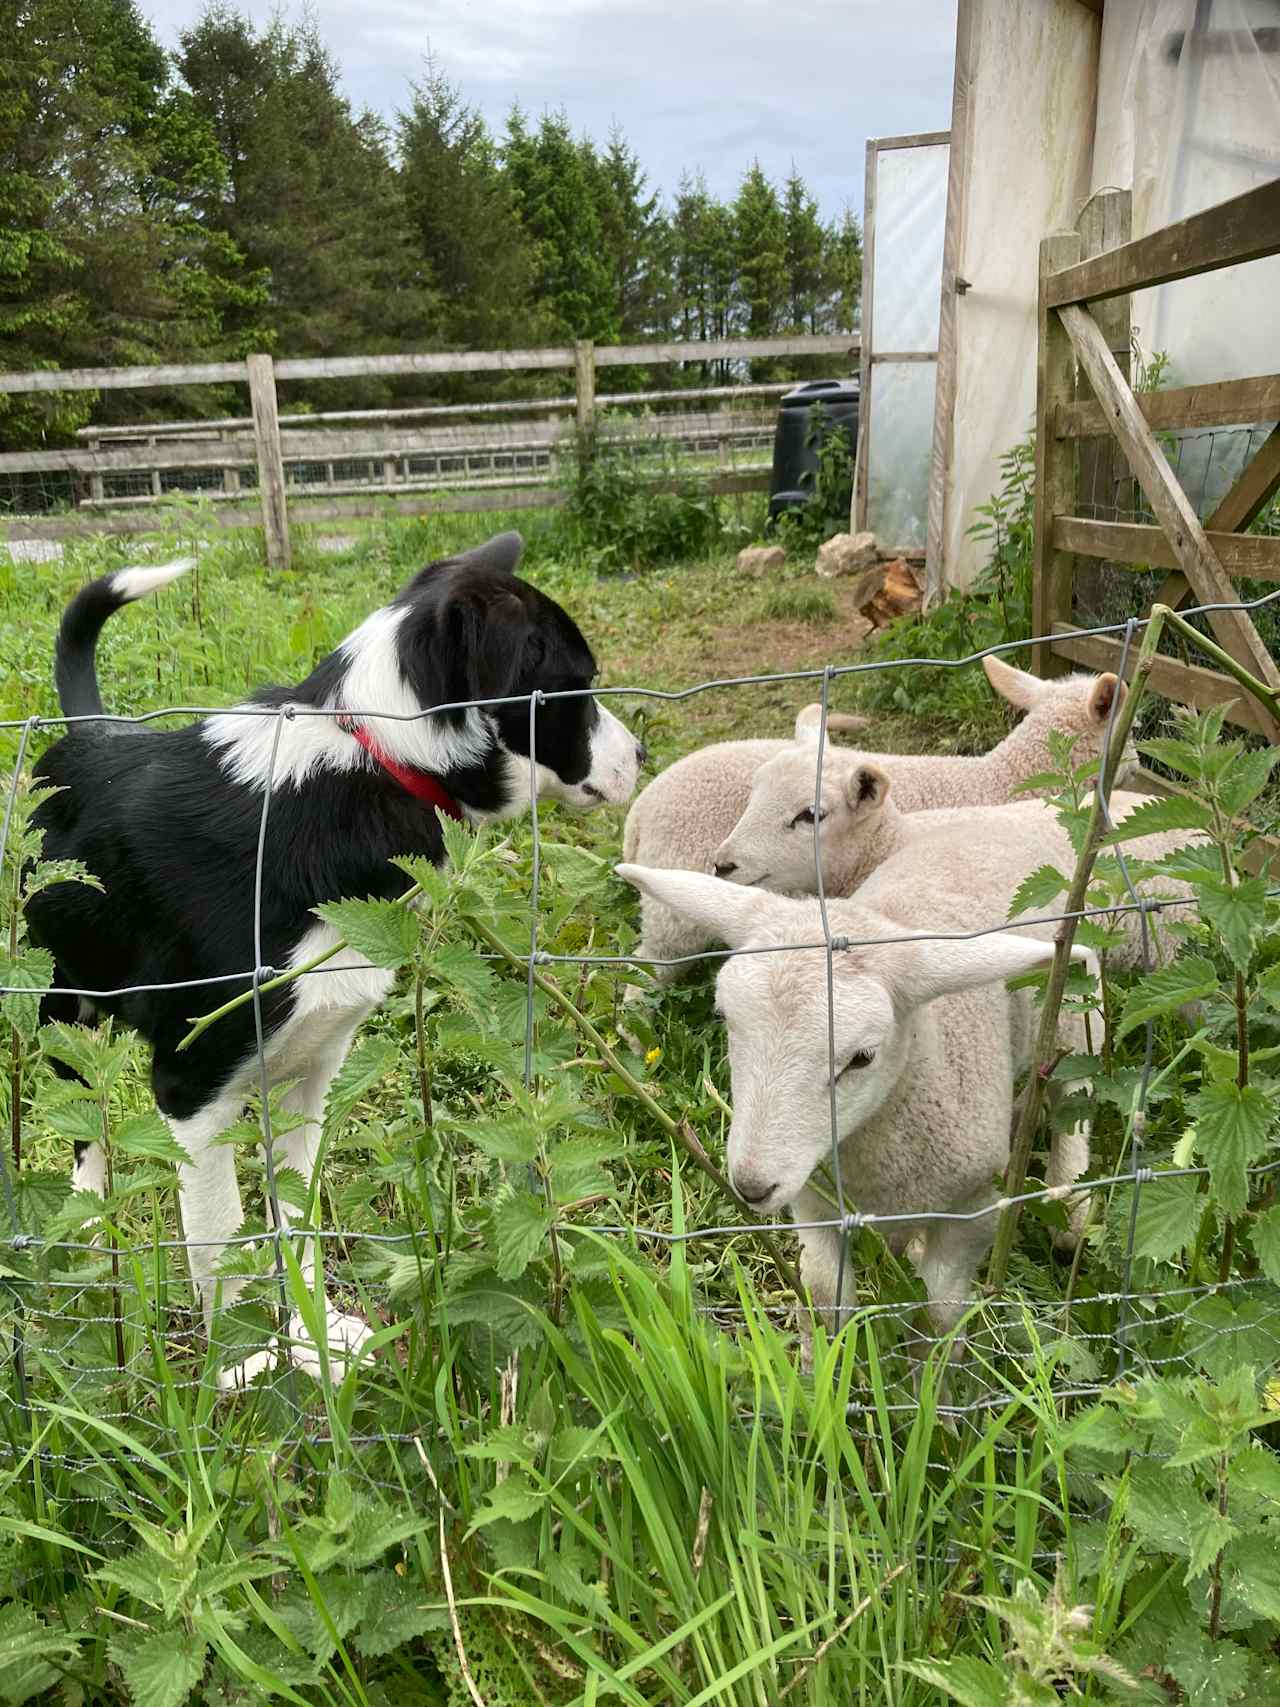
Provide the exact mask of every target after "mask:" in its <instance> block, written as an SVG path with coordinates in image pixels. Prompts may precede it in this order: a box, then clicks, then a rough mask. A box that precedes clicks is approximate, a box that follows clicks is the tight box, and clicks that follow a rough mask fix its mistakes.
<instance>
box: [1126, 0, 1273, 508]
mask: <svg viewBox="0 0 1280 1707" xmlns="http://www.w3.org/2000/svg"><path fill="white" fill-rule="evenodd" d="M1278 25H1280V6H1277V4H1276V0H1134V3H1133V4H1131V5H1128V6H1109V7H1108V8H1107V10H1106V12H1105V14H1104V21H1103V28H1102V65H1101V72H1100V76H1099V85H1098V116H1097V129H1096V134H1095V141H1094V155H1093V180H1094V187H1095V188H1097V187H1099V186H1101V185H1104V184H1121V185H1128V184H1131V185H1132V187H1133V235H1134V236H1135V237H1141V236H1144V235H1145V234H1146V233H1147V232H1149V231H1155V230H1157V229H1159V227H1160V226H1162V225H1170V224H1172V223H1173V222H1174V221H1175V220H1179V219H1185V218H1186V217H1187V216H1188V215H1189V214H1192V213H1198V212H1199V211H1200V210H1201V209H1202V208H1206V207H1212V206H1213V204H1214V203H1215V202H1221V201H1226V200H1228V199H1229V198H1230V197H1232V196H1238V195H1242V194H1243V193H1244V191H1246V190H1251V189H1253V188H1255V187H1256V186H1257V185H1259V184H1263V183H1266V182H1267V181H1268V180H1269V179H1272V178H1276V177H1280V41H1277V34H1276V31H1277V26H1278ZM1255 31H1261V32H1265V33H1263V34H1261V35H1259V34H1255ZM1277 304H1280V256H1272V257H1271V258H1270V259H1268V260H1264V261H1251V262H1249V263H1248V264H1247V265H1244V266H1239V267H1226V268H1224V269H1222V270H1221V271H1220V272H1216V273H1205V274H1202V275H1201V276H1200V277H1199V278H1192V279H1179V280H1178V281H1177V282H1176V283H1174V284H1168V285H1161V286H1159V287H1158V288H1157V289H1155V290H1148V291H1139V292H1137V293H1135V295H1134V297H1133V305H1132V325H1133V331H1134V336H1135V338H1136V339H1137V342H1138V344H1139V346H1140V347H1141V349H1142V351H1143V353H1144V354H1145V355H1147V356H1150V355H1152V354H1153V353H1155V352H1157V351H1159V352H1162V353H1163V354H1164V355H1166V356H1167V357H1168V362H1169V365H1168V368H1167V370H1166V377H1167V381H1168V383H1170V384H1172V385H1195V384H1197V383H1200V382H1202V381H1208V380H1216V379H1243V378H1247V377H1248V376H1250V375H1252V374H1264V373H1275V372H1277V371H1280V308H1277ZM1251 425H1252V423H1245V424H1244V425H1243V428H1242V430H1241V431H1239V432H1237V433H1230V432H1222V431H1219V432H1217V433H1214V434H1204V433H1201V434H1197V435H1188V436H1187V438H1186V440H1185V442H1184V444H1183V445H1182V447H1181V452H1180V457H1179V474H1180V476H1181V478H1182V480H1183V482H1184V484H1185V486H1186V488H1187V491H1188V492H1189V493H1190V494H1191V496H1192V498H1193V501H1197V502H1200V503H1201V505H1202V507H1203V504H1205V503H1210V504H1211V503H1212V502H1213V501H1214V499H1215V498H1216V497H1218V496H1221V494H1222V492H1223V491H1224V490H1225V489H1226V488H1227V486H1229V484H1230V483H1231V481H1232V479H1233V478H1234V476H1235V475H1236V474H1237V473H1238V472H1239V469H1240V467H1241V466H1242V464H1243V462H1244V460H1245V457H1246V454H1247V452H1248V449H1249V445H1250V434H1249V432H1248V430H1247V428H1248V427H1249V426H1251Z"/></svg>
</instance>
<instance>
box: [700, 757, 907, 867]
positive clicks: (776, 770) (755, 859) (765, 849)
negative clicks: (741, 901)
mask: <svg viewBox="0 0 1280 1707" xmlns="http://www.w3.org/2000/svg"><path fill="white" fill-rule="evenodd" d="M816 761H817V755H816V751H815V750H814V749H812V748H810V750H809V751H807V752H806V751H804V750H803V749H798V750H797V751H795V752H786V753H780V754H779V755H778V757H777V758H776V759H770V760H769V762H768V764H765V765H762V766H761V767H760V769H759V771H757V773H756V775H755V778H754V779H753V781H752V785H751V795H750V798H749V799H748V801H747V806H746V810H745V811H744V812H743V814H742V817H741V818H740V819H739V820H738V822H737V823H736V824H735V825H734V827H733V829H732V830H731V831H730V833H729V835H728V836H727V837H726V838H725V840H724V841H723V842H722V843H721V844H720V846H719V847H718V848H717V849H716V852H715V855H714V856H713V857H714V865H715V873H716V876H717V877H722V878H724V879H726V880H727V881H728V882H730V883H743V884H748V883H749V884H751V885H753V886H754V887H755V888H757V889H771V890H773V891H774V892H775V893H776V894H784V895H812V894H815V893H816V892H817V887H818V885H817V873H816V870H815V865H814V819H815V811H814V797H815V794H816V795H817V812H816V818H817V831H818V854H819V856H820V857H821V859H822V862H823V865H822V877H823V883H824V885H826V884H827V883H829V882H830V879H831V867H830V864H829V863H828V862H829V859H830V850H831V849H833V848H838V849H839V850H840V865H841V868H842V870H843V871H845V872H847V871H849V870H850V869H851V868H853V867H856V865H857V846H858V843H859V841H861V840H863V839H867V838H869V836H870V833H871V830H872V828H873V825H874V823H875V819H876V815H877V814H878V812H879V811H880V809H881V808H882V807H883V805H884V801H885V797H886V795H887V793H888V787H889V783H888V778H887V777H886V775H885V773H884V772H883V771H882V770H881V769H880V768H879V766H877V765H870V764H866V763H863V762H861V761H859V760H858V759H857V758H854V757H843V756H839V757H838V756H836V755H835V754H833V755H832V756H831V757H830V758H829V759H826V760H824V763H823V767H822V785H821V788H820V789H818V788H815V784H816V781H817V778H816V774H815V770H816Z"/></svg>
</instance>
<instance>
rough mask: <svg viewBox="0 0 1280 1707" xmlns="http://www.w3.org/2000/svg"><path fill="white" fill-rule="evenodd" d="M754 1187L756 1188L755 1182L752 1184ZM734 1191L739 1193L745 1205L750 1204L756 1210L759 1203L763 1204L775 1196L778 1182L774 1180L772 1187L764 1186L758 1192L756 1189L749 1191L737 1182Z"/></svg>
mask: <svg viewBox="0 0 1280 1707" xmlns="http://www.w3.org/2000/svg"><path fill="white" fill-rule="evenodd" d="M752 1185H753V1188H754V1181H753V1182H752ZM733 1189H734V1190H735V1191H736V1192H737V1194H738V1196H739V1197H740V1198H741V1199H742V1201H743V1202H744V1203H749V1204H751V1205H752V1207H753V1208H754V1206H755V1205H756V1204H757V1203H763V1202H765V1200H766V1199H767V1198H770V1197H772V1196H773V1194H774V1192H775V1191H776V1190H777V1189H778V1182H777V1180H774V1181H773V1182H772V1183H771V1184H770V1185H766V1186H762V1187H761V1188H760V1190H758V1191H756V1190H755V1189H752V1190H751V1191H747V1190H745V1189H744V1187H742V1186H740V1185H739V1184H738V1183H737V1181H736V1180H735V1181H734V1184H733Z"/></svg>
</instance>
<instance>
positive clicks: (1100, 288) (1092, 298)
mask: <svg viewBox="0 0 1280 1707" xmlns="http://www.w3.org/2000/svg"><path fill="white" fill-rule="evenodd" d="M1276 254H1280V178H1273V179H1271V180H1270V182H1269V183H1265V184H1259V185H1258V186H1257V188H1256V189H1252V190H1246V191H1245V193H1244V194H1243V195H1240V196H1233V197H1232V198H1231V200H1230V201H1225V202H1218V203H1217V205H1216V206H1214V207H1207V208H1205V209H1204V210H1203V212H1201V213H1193V214H1192V215H1191V217H1190V218H1189V219H1180V220H1178V222H1177V223H1176V224H1175V225H1165V226H1162V227H1161V228H1160V230H1159V231H1152V232H1150V233H1149V234H1148V235H1147V236H1146V237H1136V238H1135V239H1134V240H1133V242H1132V243H1124V244H1122V245H1121V247H1120V248H1119V249H1112V250H1110V251H1109V252H1108V253H1107V254H1105V255H1095V256H1094V258H1093V260H1091V261H1080V262H1079V263H1077V264H1076V265H1075V266H1068V267H1063V268H1060V269H1058V270H1057V271H1056V272H1055V274H1054V276H1053V277H1052V278H1051V279H1050V280H1049V281H1048V287H1047V288H1048V301H1049V306H1050V307H1051V308H1062V307H1064V306H1065V305H1066V304H1068V303H1075V302H1098V301H1101V300H1102V299H1103V298H1105V297H1109V296H1122V295H1124V294H1125V292H1127V291H1131V290H1147V289H1149V288H1150V287H1151V286H1152V285H1158V284H1168V283H1169V282H1170V281H1171V280H1173V279H1186V278H1191V277H1193V276H1194V275H1195V274H1197V273H1212V272H1216V271H1217V270H1218V269H1219V268H1220V267H1234V266H1236V265H1237V264H1238V263H1239V262H1241V261H1260V260H1262V259H1263V258H1264V257H1265V256H1267V255H1276Z"/></svg>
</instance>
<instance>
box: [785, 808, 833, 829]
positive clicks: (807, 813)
mask: <svg viewBox="0 0 1280 1707" xmlns="http://www.w3.org/2000/svg"><path fill="white" fill-rule="evenodd" d="M826 815H827V809H826V807H825V806H824V807H823V808H822V809H821V811H820V812H819V813H818V822H819V823H821V822H822V820H823V819H824V818H825V817H826ZM812 823H813V807H812V806H806V807H805V809H804V811H803V812H797V813H796V815H795V817H794V818H793V819H792V820H791V822H790V824H788V825H787V828H788V829H789V830H794V829H795V827H796V825H797V824H812Z"/></svg>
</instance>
